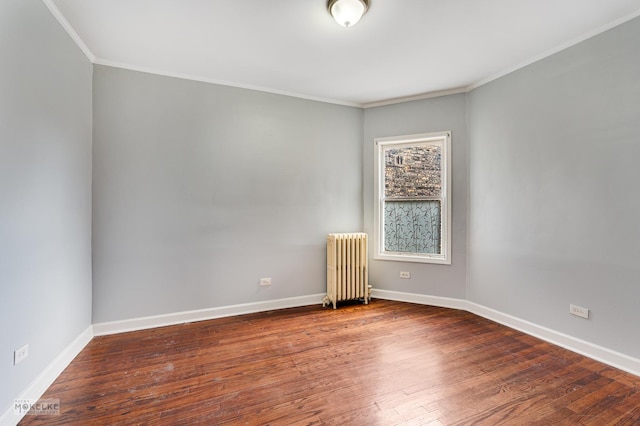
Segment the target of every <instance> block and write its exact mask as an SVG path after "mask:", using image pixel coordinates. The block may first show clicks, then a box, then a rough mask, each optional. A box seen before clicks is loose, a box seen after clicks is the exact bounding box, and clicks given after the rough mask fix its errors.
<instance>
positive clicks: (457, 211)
mask: <svg viewBox="0 0 640 426" xmlns="http://www.w3.org/2000/svg"><path fill="white" fill-rule="evenodd" d="M445 130H451V131H452V137H451V152H452V172H453V182H452V198H453V199H452V206H451V208H452V214H453V218H452V219H453V224H452V232H453V234H452V255H451V259H452V260H451V265H435V264H423V263H411V262H396V261H388V260H373V259H371V260H370V275H369V276H370V278H369V279H370V281H371V284H372V285H373V286H374V288H376V289H384V290H393V291H402V292H409V293H418V294H426V295H431V296H440V297H454V298H460V299H464V298H465V297H466V289H465V284H466V270H467V264H466V262H467V254H466V252H467V198H468V189H467V188H468V176H467V168H468V165H467V161H468V160H467V151H468V142H467V110H466V96H465V95H464V94H460V95H454V96H445V97H439V98H433V99H426V100H421V101H414V102H406V103H402V104H397V105H389V106H383V107H378V108H371V109H367V110H365V113H364V146H363V151H362V157H363V159H364V174H363V176H364V182H363V189H364V206H363V207H364V222H365V230H366V231H367V232H368V233H369V235H370V236H371V237H372V238H371V241H372V242H373V229H374V224H373V214H374V197H375V194H374V160H373V158H374V151H375V143H374V139H376V138H381V137H387V136H401V135H409V134H415V133H429V132H439V131H445ZM370 250H373V247H371V248H370ZM371 252H372V253H373V251H371ZM400 271H409V272H411V279H408V280H407V279H401V278H400V276H399V275H400Z"/></svg>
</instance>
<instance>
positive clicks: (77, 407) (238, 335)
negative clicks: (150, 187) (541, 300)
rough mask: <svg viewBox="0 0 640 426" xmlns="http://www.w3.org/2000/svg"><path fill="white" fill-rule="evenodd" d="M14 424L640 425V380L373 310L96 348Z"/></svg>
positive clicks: (556, 351) (160, 333) (483, 329)
mask: <svg viewBox="0 0 640 426" xmlns="http://www.w3.org/2000/svg"><path fill="white" fill-rule="evenodd" d="M43 398H57V399H59V400H60V411H61V413H60V415H55V416H40V417H38V416H26V417H25V418H24V419H23V421H22V422H21V425H41V424H46V425H51V424H54V425H94V424H95V425H106V424H112V425H129V424H149V425H187V424H204V425H224V424H230V425H236V424H238V425H240V424H247V425H266V424H270V425H314V424H318V425H320V424H323V425H367V426H369V425H399V424H407V425H471V424H473V425H498V424H506V425H563V424H564V425H578V424H580V425H598V426H600V425H634V424H635V425H640V378H639V377H636V376H633V375H631V374H627V373H624V372H622V371H619V370H616V369H614V368H611V367H608V366H606V365H604V364H601V363H598V362H596V361H593V360H591V359H588V358H585V357H583V356H580V355H577V354H575V353H572V352H569V351H567V350H564V349H562V348H559V347H556V346H553V345H550V344H548V343H545V342H543V341H541V340H538V339H536V338H534V337H531V336H528V335H525V334H523V333H520V332H518V331H515V330H512V329H509V328H507V327H504V326H501V325H499V324H496V323H494V322H491V321H489V320H486V319H483V318H481V317H478V316H475V315H473V314H470V313H468V312H463V311H456V310H450V309H444V308H436V307H429V306H423V305H414V304H409V303H400V302H391V301H384V300H373V301H372V303H371V304H370V305H368V306H367V305H356V304H353V305H346V306H344V305H343V306H341V307H339V309H337V310H332V309H322V308H321V307H320V306H310V307H303V308H294V309H286V310H281V311H272V312H265V313H259V314H251V315H243V316H237V317H232V318H223V319H217V320H211V321H203V322H197V323H191V324H184V325H177V326H171V327H163V328H156V329H152V330H146V331H138V332H131V333H124V334H118V335H112V336H103V337H96V338H94V339H93V340H92V341H91V342H90V343H89V344H88V345H87V347H86V348H85V349H84V350H83V351H82V352H81V353H80V354H79V355H78V356H77V357H76V359H75V360H74V361H73V362H72V363H71V364H70V365H69V367H68V368H67V369H66V370H65V371H64V372H63V373H62V374H61V375H60V377H59V378H58V379H57V380H56V381H55V383H54V384H53V385H52V386H51V387H50V388H49V390H48V391H47V392H46V393H45V395H44V396H43Z"/></svg>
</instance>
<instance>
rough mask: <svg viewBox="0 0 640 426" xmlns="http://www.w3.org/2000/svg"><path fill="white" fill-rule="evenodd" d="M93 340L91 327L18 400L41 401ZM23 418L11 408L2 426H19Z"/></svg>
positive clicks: (3, 416) (0, 423) (3, 415)
mask: <svg viewBox="0 0 640 426" xmlns="http://www.w3.org/2000/svg"><path fill="white" fill-rule="evenodd" d="M92 338H93V333H92V328H91V326H89V327H88V328H87V329H86V330H85V331H83V332H82V333H81V334H80V335H79V336H78V337H76V338H75V340H74V341H73V342H71V344H69V346H67V347H66V348H65V349H64V350H63V351H62V352H61V353H60V354H59V355H58V356H57V357H56V358H55V359H54V360H53V361H52V362H51V364H49V365H48V366H47V368H45V369H44V371H43V372H42V373H40V375H39V376H38V377H37V378H36V379H35V380H34V381H33V383H31V385H30V386H29V387H28V388H27V389H26V390H25V391H24V392H22V394H21V395H20V396H19V397H18V398H16V399H29V400H38V399H40V397H42V395H43V394H44V392H45V391H46V390H47V389H48V388H49V386H51V384H52V383H53V382H54V381H55V380H56V379H57V378H58V376H59V375H60V373H62V371H63V370H64V369H65V368H67V366H68V365H69V364H70V363H71V361H73V359H74V358H75V357H76V356H77V355H78V354H79V353H80V351H82V349H84V347H85V346H87V344H88V343H89V342H90V341H91V339H92ZM22 417H24V415H18V414H15V413H14V410H13V407H9V409H8V410H7V411H5V412H4V413H3V414H2V417H0V426H9V425H11V426H14V425H17V424H18V422H19V421H20V420H22Z"/></svg>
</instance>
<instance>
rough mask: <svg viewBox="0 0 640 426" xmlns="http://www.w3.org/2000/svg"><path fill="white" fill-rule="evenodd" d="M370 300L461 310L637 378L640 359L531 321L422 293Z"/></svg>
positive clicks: (377, 293)
mask: <svg viewBox="0 0 640 426" xmlns="http://www.w3.org/2000/svg"><path fill="white" fill-rule="evenodd" d="M371 295H372V297H375V298H378V299H386V300H395V301H399V302H410V303H418V304H422V305H430V306H438V307H442V308H453V309H461V310H464V311H468V312H471V313H473V314H476V315H478V316H481V317H483V318H487V319H489V320H491V321H495V322H497V323H500V324H503V325H506V326H507V327H510V328H513V329H515V330H518V331H522V332H523V333H526V334H529V335H531V336H534V337H537V338H539V339H542V340H545V341H547V342H549V343H553V344H554V345H558V346H560V347H563V348H565V349H568V350H570V351H572V352H576V353H579V354H580V355H584V356H586V357H589V358H592V359H594V360H596V361H600V362H602V363H604V364H607V365H610V366H612V367H615V368H618V369H620V370H623V371H626V372H628V373H631V374H633V375H636V376H640V359H637V358H633V357H631V356H629V355H625V354H622V353H620V352H616V351H613V350H611V349H607V348H605V347H602V346H599V345H596V344H593V343H590V342H587V341H584V340H581V339H578V338H576V337H572V336H569V335H567V334H564V333H560V332H558V331H555V330H552V329H550V328H547V327H543V326H540V325H538V324H534V323H532V322H529V321H526V320H523V319H520V318H516V317H514V316H511V315H507V314H504V313H502V312H499V311H496V310H494V309H491V308H487V307H485V306H482V305H479V304H477V303H473V302H470V301H468V300H463V299H452V298H448V297H438V296H425V295H422V294H414V293H404V292H399V291H390V290H379V289H373V290H372V292H371Z"/></svg>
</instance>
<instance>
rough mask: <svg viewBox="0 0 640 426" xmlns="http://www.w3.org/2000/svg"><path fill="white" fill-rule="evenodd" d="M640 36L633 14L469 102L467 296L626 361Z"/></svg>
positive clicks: (632, 311)
mask: <svg viewBox="0 0 640 426" xmlns="http://www.w3.org/2000/svg"><path fill="white" fill-rule="evenodd" d="M639 40H640V19H634V20H632V21H630V22H628V23H626V24H623V25H622V26H619V27H616V28H614V29H612V30H609V31H607V32H605V33H602V34H600V35H598V36H596V37H594V38H592V39H589V40H587V41H585V42H583V43H580V44H578V45H576V46H574V47H571V48H569V49H567V50H565V51H562V52H560V53H558V54H556V55H553V56H551V57H549V58H546V59H544V60H542V61H539V62H537V63H535V64H533V65H530V66H528V67H526V68H524V69H521V70H519V71H517V72H514V73H512V74H510V75H507V76H505V77H502V78H500V79H498V80H496V81H494V82H492V83H490V84H487V85H485V86H483V87H480V88H478V89H476V90H474V91H473V92H472V93H471V94H470V95H469V108H470V109H469V111H470V120H469V123H470V141H471V143H470V182H471V188H470V193H471V199H470V224H469V226H470V233H469V235H470V239H469V260H470V262H469V282H468V298H469V299H470V300H471V301H473V302H477V303H480V304H482V305H485V306H487V307H491V308H493V309H496V310H498V311H501V312H504V313H507V314H511V315H514V316H517V317H519V318H522V319H525V320H529V321H531V322H534V323H536V324H539V325H543V326H546V327H549V328H552V329H554V330H556V331H560V332H563V333H566V334H569V335H572V336H575V337H578V338H582V339H584V340H586V341H589V342H592V343H595V344H598V345H602V346H605V347H607V348H610V349H613V350H617V351H620V352H622V353H625V354H627V355H631V356H634V357H636V358H637V357H640V339H638V338H637V336H638V325H639V324H640V309H638V306H637V304H638V301H639V300H640V263H639V262H638V259H640V244H639V243H640V224H639V222H638V218H640V197H638V183H639V182H640V167H639V165H638V164H639V162H640V43H639V42H638V41H639ZM570 303H573V304H577V305H580V306H584V307H587V308H590V309H591V317H590V319H589V320H584V319H581V318H578V317H575V316H571V315H569V313H568V311H569V304H570Z"/></svg>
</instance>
